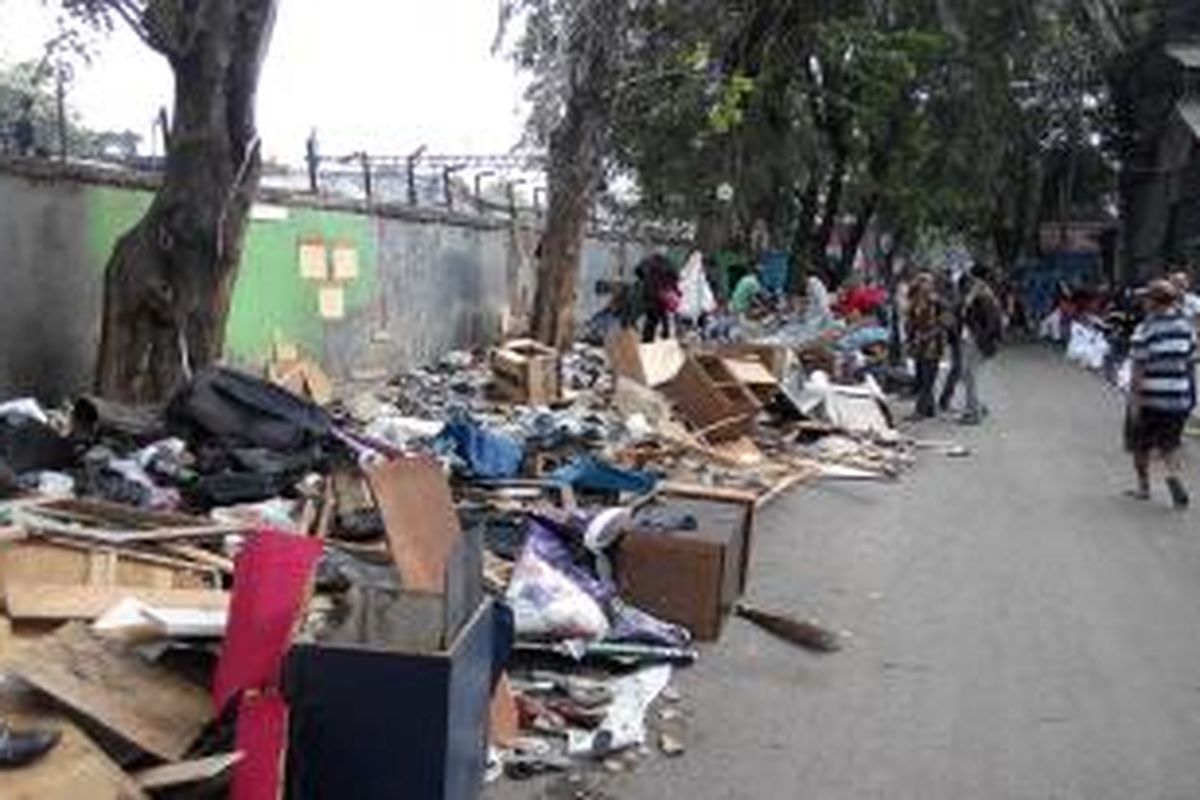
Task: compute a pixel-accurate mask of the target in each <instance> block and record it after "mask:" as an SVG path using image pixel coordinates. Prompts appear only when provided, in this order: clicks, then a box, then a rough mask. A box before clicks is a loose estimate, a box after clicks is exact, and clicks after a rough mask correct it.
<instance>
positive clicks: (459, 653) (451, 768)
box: [284, 601, 496, 800]
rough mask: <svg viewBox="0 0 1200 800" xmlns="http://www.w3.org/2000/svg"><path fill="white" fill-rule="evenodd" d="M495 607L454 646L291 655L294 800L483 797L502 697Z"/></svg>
mask: <svg viewBox="0 0 1200 800" xmlns="http://www.w3.org/2000/svg"><path fill="white" fill-rule="evenodd" d="M495 613H496V612H495V610H494V607H493V604H492V603H491V601H487V602H485V603H483V604H481V605H480V606H479V608H478V609H477V610H476V612H475V614H474V616H473V617H472V618H471V619H470V620H469V621H468V623H467V624H466V625H465V626H464V627H463V628H462V630H461V631H460V632H459V634H458V636H457V637H456V638H455V639H454V641H453V642H451V643H450V646H449V647H447V648H445V649H444V650H439V651H432V652H393V651H389V650H381V649H376V648H373V647H368V646H365V645H358V646H343V645H337V646H331V645H325V644H303V645H297V646H295V647H294V648H293V649H292V651H291V653H290V654H289V656H288V660H287V666H286V669H285V674H284V686H285V693H286V696H287V698H288V705H289V707H290V709H291V719H290V724H289V727H290V733H289V757H288V763H287V791H286V794H285V797H286V798H287V800H325V798H331V797H353V798H355V800H393V799H394V798H397V797H414V798H422V800H475V798H477V797H478V796H479V791H480V789H481V787H482V783H483V770H484V763H485V760H486V749H487V741H486V740H487V730H488V725H487V713H488V704H489V700H490V698H491V694H492V672H493V640H494V637H495V634H496V620H495Z"/></svg>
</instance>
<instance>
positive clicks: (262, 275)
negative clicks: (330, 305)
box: [225, 208, 378, 362]
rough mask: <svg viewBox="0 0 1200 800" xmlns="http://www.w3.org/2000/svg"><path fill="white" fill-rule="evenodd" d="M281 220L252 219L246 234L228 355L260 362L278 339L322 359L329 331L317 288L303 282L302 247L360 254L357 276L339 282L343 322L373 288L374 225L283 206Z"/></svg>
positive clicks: (358, 218) (355, 218)
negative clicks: (344, 247)
mask: <svg viewBox="0 0 1200 800" xmlns="http://www.w3.org/2000/svg"><path fill="white" fill-rule="evenodd" d="M286 214H287V217H286V219H281V220H256V221H254V222H253V223H252V224H251V226H250V231H249V233H248V234H247V236H246V244H245V250H244V252H243V254H242V265H241V268H240V269H239V271H238V281H237V285H236V286H235V287H234V293H233V306H232V307H231V308H230V312H229V323H228V326H227V327H226V340H225V351H226V356H227V357H228V358H230V359H231V360H233V361H249V362H257V361H262V360H264V359H265V358H267V357H269V355H270V352H271V348H272V346H273V345H274V343H275V341H276V337H277V336H278V337H279V338H281V339H283V340H284V341H286V342H288V343H290V344H294V345H297V346H299V347H300V348H301V349H302V350H303V351H305V352H307V353H310V354H312V355H314V356H316V357H318V358H321V357H322V356H323V354H324V350H325V334H326V331H327V327H328V326H329V325H337V324H339V323H338V322H327V321H326V320H324V319H322V318H321V315H320V313H319V291H320V282H318V281H315V280H308V279H305V278H302V277H301V276H300V258H299V251H300V242H301V241H303V240H307V239H320V240H322V241H324V242H326V243H327V244H329V245H332V244H334V243H335V242H345V243H347V244H351V245H353V246H354V247H355V249H357V251H358V267H359V275H358V278H357V279H355V280H352V281H348V282H344V283H343V284H342V285H343V287H344V290H345V315H346V318H347V319H350V318H351V317H353V315H354V314H355V312H357V311H359V310H361V309H362V308H364V307H366V306H367V305H368V304H369V303H370V299H371V297H372V296H373V295H374V293H375V291H376V286H377V285H378V268H377V263H378V260H377V252H376V241H375V226H374V223H373V221H372V220H371V218H370V217H367V216H364V215H361V214H349V213H345V212H339V211H319V210H316V209H307V208H288V209H286Z"/></svg>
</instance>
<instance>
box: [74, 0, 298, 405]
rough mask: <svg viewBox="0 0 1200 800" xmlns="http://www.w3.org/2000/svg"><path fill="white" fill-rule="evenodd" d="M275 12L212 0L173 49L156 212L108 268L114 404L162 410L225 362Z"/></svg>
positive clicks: (100, 384)
mask: <svg viewBox="0 0 1200 800" xmlns="http://www.w3.org/2000/svg"><path fill="white" fill-rule="evenodd" d="M276 2H277V0H205V2H203V3H198V4H195V6H194V9H195V10H194V11H193V12H191V14H190V15H189V16H188V18H187V19H182V20H179V21H178V23H179V24H178V26H177V27H178V33H179V35H178V36H177V37H175V38H174V39H173V40H172V42H170V43H169V44H168V43H163V45H162V49H163V52H164V55H166V56H167V58H168V60H169V61H170V64H171V69H172V71H173V73H174V76H175V114H174V121H173V124H172V130H171V135H170V150H169V152H168V153H167V161H166V171H165V174H164V176H163V182H162V186H161V187H160V188H159V190H158V193H157V194H156V195H155V198H154V201H153V203H152V204H151V206H150V209H149V210H148V211H147V212H146V215H145V217H143V218H142V220H141V221H140V222H139V223H138V224H137V225H136V226H135V227H134V228H133V229H132V230H130V231H129V232H128V233H127V234H125V236H123V237H122V238H121V239H120V241H118V242H117V246H116V248H115V249H114V250H113V254H112V257H111V258H110V260H109V263H108V266H107V269H106V273H105V285H104V317H103V322H102V330H101V337H100V348H99V356H98V360H97V365H96V389H97V391H98V392H99V393H100V394H102V395H104V396H106V397H110V398H115V399H119V400H125V401H137V402H151V401H157V400H161V399H163V398H165V397H166V396H168V395H169V394H170V393H171V392H172V391H173V390H174V389H175V388H176V387H177V386H178V384H179V383H180V382H181V381H183V380H185V379H186V378H187V377H188V375H189V374H190V373H191V371H192V370H194V369H197V368H200V367H203V366H206V365H208V364H211V363H213V362H215V361H216V360H217V359H219V358H220V356H221V351H222V348H223V346H224V334H225V321H226V318H227V316H228V313H229V301H230V295H231V292H232V289H233V283H234V279H235V277H236V270H237V265H238V262H239V260H240V258H241V248H242V238H243V233H244V232H245V228H246V221H247V217H248V215H249V211H250V205H251V203H252V202H253V199H254V195H255V192H256V191H257V189H258V180H259V167H260V154H259V144H258V136H257V133H256V130H255V122H254V105H255V93H256V91H257V87H258V80H259V74H260V71H261V66H262V62H263V59H264V57H265V55H266V49H267V45H268V43H269V41H270V37H271V31H272V28H273V26H274V20H275V10H276ZM179 13H181V14H185V13H186V12H179Z"/></svg>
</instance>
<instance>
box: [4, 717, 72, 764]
mask: <svg viewBox="0 0 1200 800" xmlns="http://www.w3.org/2000/svg"><path fill="white" fill-rule="evenodd" d="M59 738H60V734H59V733H58V731H14V730H11V729H9V728H7V727H5V726H4V725H0V769H17V768H19V767H25V766H28V765H30V764H32V763H33V762H35V761H37V760H38V759H39V758H41V757H42V756H44V755H46V753H49V752H50V751H51V750H53V749H54V747H55V745H57V744H58V740H59Z"/></svg>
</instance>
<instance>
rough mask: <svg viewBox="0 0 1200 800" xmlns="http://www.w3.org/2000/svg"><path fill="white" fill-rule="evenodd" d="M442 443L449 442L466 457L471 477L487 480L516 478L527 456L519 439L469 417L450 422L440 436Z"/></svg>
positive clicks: (462, 457)
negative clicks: (516, 439) (490, 429)
mask: <svg viewBox="0 0 1200 800" xmlns="http://www.w3.org/2000/svg"><path fill="white" fill-rule="evenodd" d="M438 444H440V445H447V446H448V449H449V450H450V451H451V452H453V453H454V454H455V455H456V456H458V457H459V458H460V459H462V461H463V463H465V464H466V468H467V473H468V474H469V475H470V476H471V477H474V478H483V479H485V480H494V479H499V478H512V477H515V476H516V475H518V474H519V473H520V471H521V461H522V460H523V459H524V457H525V453H524V451H523V450H522V449H521V445H520V444H518V443H517V442H516V441H515V440H513V439H511V438H509V437H508V436H503V435H501V434H498V433H493V432H492V431H489V430H486V429H485V428H483V427H482V426H480V425H479V424H478V423H476V422H475V421H473V420H471V419H470V418H468V417H459V418H457V419H455V420H453V421H451V422H448V423H447V424H446V427H445V428H443V429H442V433H441V435H439V436H438Z"/></svg>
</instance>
